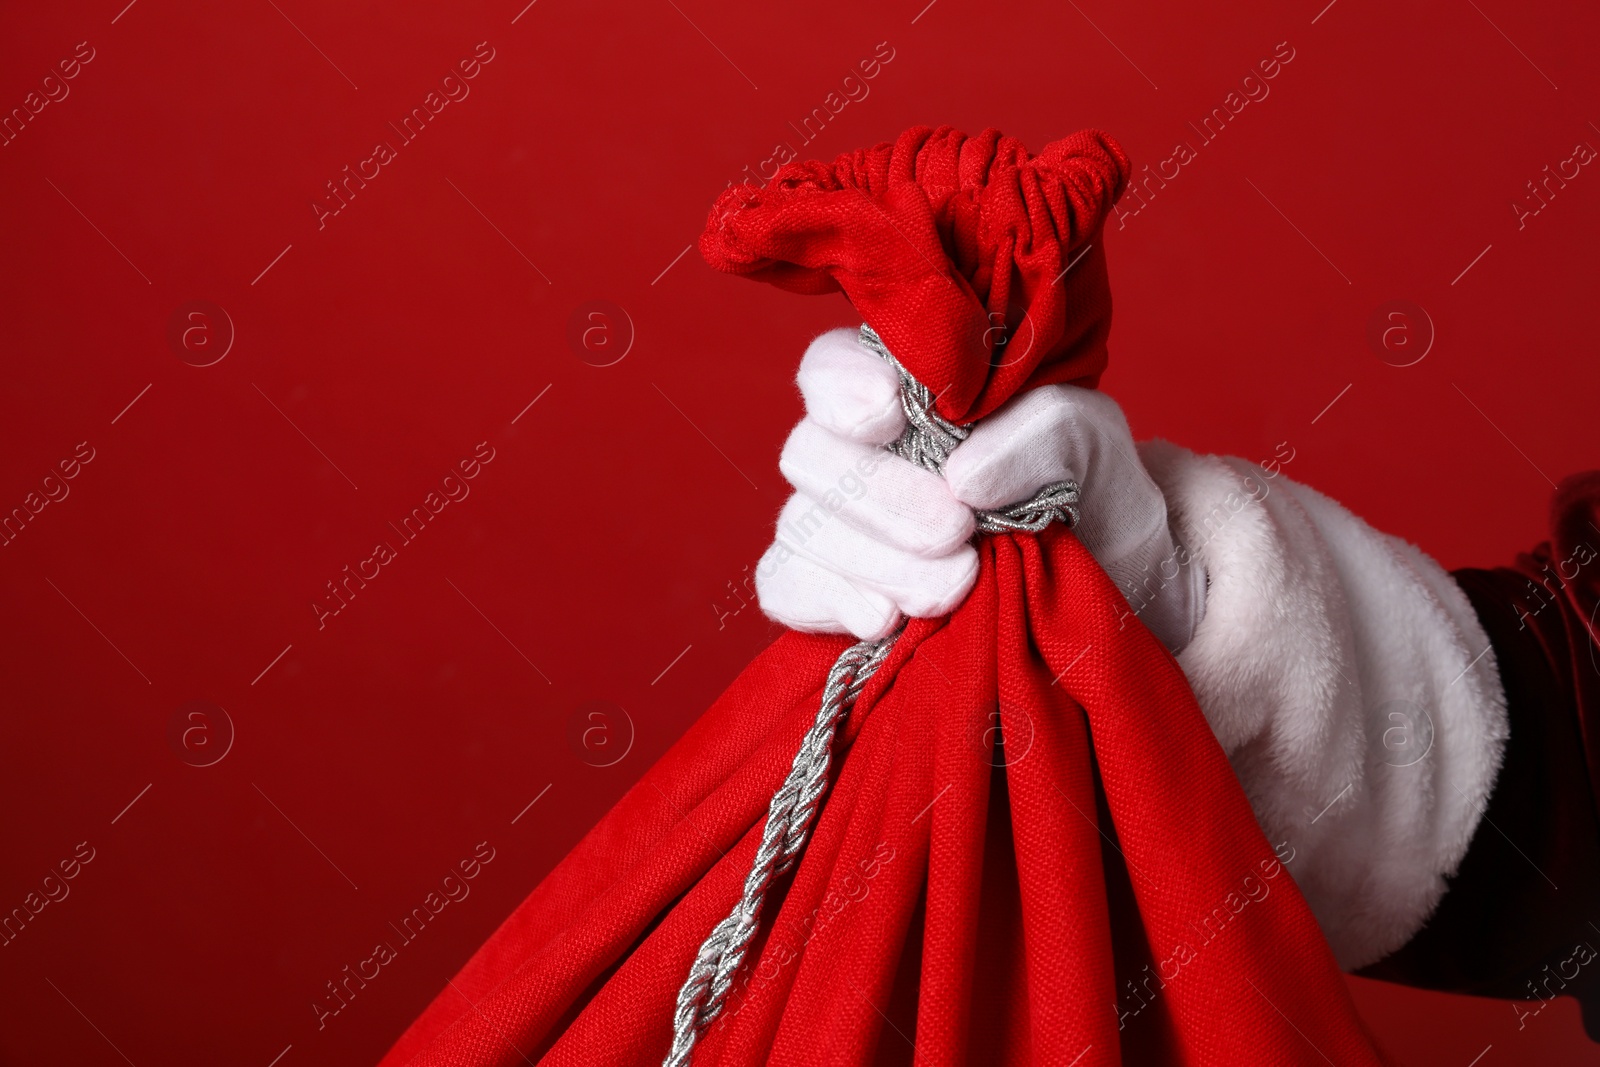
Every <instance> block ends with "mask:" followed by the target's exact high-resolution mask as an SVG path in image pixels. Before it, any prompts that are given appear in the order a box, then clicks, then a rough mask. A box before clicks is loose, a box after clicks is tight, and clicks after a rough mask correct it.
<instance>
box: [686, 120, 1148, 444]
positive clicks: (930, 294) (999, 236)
mask: <svg viewBox="0 0 1600 1067" xmlns="http://www.w3.org/2000/svg"><path fill="white" fill-rule="evenodd" d="M1128 173H1129V165H1128V157H1127V156H1126V155H1124V154H1123V151H1122V149H1121V147H1119V146H1118V145H1117V143H1116V142H1115V141H1113V140H1112V139H1111V138H1110V137H1107V136H1106V135H1105V134H1103V133H1100V132H1099V131H1098V130H1084V131H1082V132H1080V133H1076V134H1073V135H1072V136H1071V137H1066V138H1063V139H1062V140H1060V141H1056V142H1055V143H1053V144H1050V145H1048V146H1046V147H1045V149H1044V151H1042V152H1040V153H1039V154H1038V156H1033V157H1030V156H1029V154H1028V150H1027V148H1025V147H1024V146H1023V144H1022V142H1020V141H1018V140H1017V139H1016V138H1013V137H1005V136H1002V135H1001V134H1000V132H999V131H998V130H985V131H984V132H983V133H981V134H979V135H978V136H976V137H967V136H966V135H965V134H962V133H960V132H958V131H956V130H954V129H951V128H950V127H948V126H941V127H940V128H938V129H936V130H935V129H929V128H928V127H926V126H918V127H914V128H912V129H909V130H907V131H906V132H905V133H903V134H901V135H900V137H899V138H898V139H896V140H895V141H894V142H893V143H892V144H890V143H884V144H880V145H878V146H876V147H875V148H867V149H862V150H860V151H857V152H848V153H846V154H844V155H842V156H840V157H839V158H838V159H836V160H834V161H833V162H832V163H823V162H817V161H811V162H806V163H790V164H787V165H785V166H784V167H782V168H780V169H779V171H778V173H777V175H776V176H775V177H774V178H773V179H772V181H771V182H769V183H767V184H766V185H765V186H762V187H761V188H759V189H758V188H756V187H755V186H752V185H734V186H730V187H729V188H727V189H726V190H724V191H723V193H722V195H721V196H720V197H719V198H718V199H717V202H716V204H715V205H714V206H713V207H712V209H711V217H710V219H709V220H708V222H707V224H706V230H705V233H704V234H703V235H702V236H701V238H700V252H701V254H702V255H704V256H705V258H706V261H707V262H708V263H710V264H711V265H712V266H713V267H716V268H717V269H718V270H723V271H728V272H730V273H734V274H744V275H748V276H750V277H752V278H755V279H757V280H760V281H766V282H771V283H772V284H774V285H777V286H780V287H782V288H785V289H789V290H792V291H794V292H799V293H829V292H836V291H839V290H843V291H844V294H845V295H846V296H848V297H849V298H850V302H851V303H852V304H854V305H855V307H856V310H857V311H859V312H860V313H861V317H862V318H864V319H866V320H867V322H868V324H869V325H871V326H872V328H873V329H875V330H876V331H877V332H878V336H879V337H881V338H883V342H884V344H885V345H887V346H888V348H889V351H891V352H893V353H894V355H895V358H896V359H898V360H899V361H900V362H901V363H902V364H903V365H904V366H905V367H906V369H907V370H909V371H910V372H911V373H912V374H913V375H914V376H915V377H916V379H917V380H918V381H919V382H921V383H922V384H923V385H926V386H927V387H928V388H929V389H931V390H932V391H933V392H934V394H935V395H936V396H937V398H938V399H937V401H936V405H937V409H938V412H939V414H941V415H943V416H944V417H945V418H947V419H949V420H950V421H951V422H955V423H963V422H969V421H971V420H974V419H979V418H982V417H983V416H985V415H987V414H989V412H991V411H993V410H994V409H995V408H997V407H999V406H1000V405H1001V404H1003V403H1005V402H1006V401H1007V400H1008V399H1010V398H1011V397H1012V396H1013V395H1014V394H1016V393H1019V392H1021V391H1022V390H1024V389H1031V388H1032V387H1034V386H1036V385H1048V384H1051V383H1055V382H1072V383H1073V384H1075V385H1082V386H1085V387H1089V388H1092V387H1094V386H1095V385H1096V384H1097V383H1098V382H1099V380H1100V373H1101V372H1102V371H1103V370H1105V366H1106V336H1107V334H1108V333H1109V332H1110V330H1111V287H1110V285H1109V284H1108V282H1107V276H1106V260H1105V251H1104V249H1103V248H1101V247H1100V241H1099V232H1100V227H1101V225H1102V223H1104V222H1105V218H1106V214H1107V213H1108V212H1109V211H1110V210H1111V207H1112V205H1113V204H1114V203H1116V200H1117V197H1119V196H1121V195H1122V190H1123V188H1124V187H1125V186H1126V185H1127V181H1128Z"/></svg>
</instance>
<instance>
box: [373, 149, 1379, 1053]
mask: <svg viewBox="0 0 1600 1067" xmlns="http://www.w3.org/2000/svg"><path fill="white" fill-rule="evenodd" d="M1126 174H1127V162H1126V160H1125V158H1124V157H1123V156H1122V153H1121V151H1120V149H1118V148H1117V147H1116V145H1115V144H1114V143H1112V142H1111V141H1109V139H1107V138H1104V137H1102V136H1101V135H1098V134H1079V135H1077V136H1076V137H1074V138H1071V139H1069V140H1066V141H1062V142H1058V143H1057V144H1055V145H1051V146H1050V147H1049V148H1047V149H1046V150H1045V151H1044V152H1043V153H1041V154H1040V156H1038V157H1037V158H1030V157H1029V156H1028V155H1027V153H1026V151H1025V150H1024V149H1023V148H1022V146H1021V145H1020V144H1018V143H1017V142H1015V141H1013V140H1010V139H1007V138H1002V137H1000V136H999V135H998V134H996V133H993V132H989V133H986V134H984V135H982V136H980V137H977V138H971V139H968V138H965V137H963V136H962V135H960V134H958V133H955V132H954V131H951V130H948V129H942V130H939V131H929V130H926V129H917V130H912V131H909V132H907V133H906V134H904V135H903V136H902V137H901V138H900V139H899V140H898V141H897V142H896V143H895V144H893V145H888V144H885V145H880V146H878V147H877V148H874V149H871V150H868V151H865V152H857V153H854V154H851V155H848V156H843V157H841V158H840V159H839V160H837V161H835V162H834V163H833V164H831V165H830V164H822V163H807V164H794V165H791V166H789V167H785V168H784V169H783V170H782V171H780V173H779V175H778V177H777V178H776V179H775V180H774V181H773V182H772V183H771V184H769V185H768V186H766V187H765V188H764V189H762V190H759V191H756V190H753V189H748V188H747V189H730V190H728V191H727V192H726V193H724V195H723V197H722V199H721V200H719V202H718V205H717V207H716V208H715V209H714V210H713V212H712V215H711V220H710V222H709V224H708V229H707V233H706V236H705V237H704V238H702V242H701V248H702V251H703V252H704V253H705V254H706V256H707V258H708V259H709V260H710V261H711V262H712V263H713V265H715V266H719V267H722V268H724V269H730V270H736V271H739V272H743V273H750V274H753V275H755V276H757V277H761V278H764V279H766V280H770V281H774V282H776V283H778V284H780V285H784V286H786V287H788V288H792V289H796V290H800V291H804V292H824V291H828V290H829V289H832V288H842V289H844V291H845V292H846V294H847V295H848V296H849V297H850V298H851V300H852V301H853V302H854V303H855V304H856V306H857V308H858V310H860V311H861V312H862V314H863V317H865V318H866V319H867V320H868V322H869V323H870V324H871V325H872V326H874V327H875V328H876V329H877V331H878V332H879V334H880V335H881V336H882V337H883V340H884V341H885V342H886V343H887V345H888V347H889V348H890V350H891V351H893V352H894V354H895V355H896V356H897V357H899V359H900V361H901V362H902V363H903V364H904V365H905V366H906V367H907V368H908V369H909V370H910V371H911V372H912V373H913V374H914V375H916V377H917V378H918V379H919V380H921V381H922V382H923V383H924V384H926V385H929V386H930V387H932V388H933V390H934V391H935V392H936V393H937V394H938V396H939V401H938V408H939V411H940V413H941V414H942V415H944V416H945V417H946V418H949V419H952V420H953V421H966V420H969V419H973V418H976V417H979V416H981V415H982V414H984V413H986V412H987V411H990V410H993V408H994V407H996V406H998V404H999V403H1001V402H1003V401H1004V400H1005V399H1006V398H1007V397H1008V396H1010V395H1012V394H1014V393H1015V392H1016V391H1018V390H1020V389H1023V388H1026V387H1029V386H1032V385H1036V384H1042V383H1044V382H1050V381H1068V380H1070V381H1077V382H1079V383H1081V384H1092V383H1093V382H1094V381H1095V380H1096V378H1097V377H1098V374H1099V372H1100V370H1101V369H1102V368H1103V366H1104V363H1105V344H1104V342H1105V335H1106V330H1107V328H1108V327H1109V319H1110V300H1109V294H1108V292H1107V289H1106V283H1105V268H1104V261H1103V255H1102V253H1101V252H1100V251H1099V250H1098V249H1093V248H1091V247H1090V246H1091V245H1092V244H1094V243H1097V242H1098V240H1099V228H1100V226H1101V224H1102V222H1103V220H1104V218H1105V215H1106V212H1107V211H1108V210H1109V209H1110V206H1111V204H1112V203H1113V202H1114V200H1115V198H1116V196H1117V195H1118V194H1120V192H1121V190H1122V187H1123V185H1124V183H1125V181H1126ZM1075 259H1076V262H1075ZM1079 271H1081V272H1082V273H1078V272H1079ZM1024 344H1025V347H1024ZM980 345H982V346H984V347H982V348H981V349H980V348H979V347H978V346H980ZM1084 506H1087V507H1092V506H1093V488H1092V487H1089V489H1088V493H1087V498H1086V501H1085V505H1084ZM979 556H980V572H979V576H978V580H977V584H976V585H975V587H974V588H973V591H972V593H971V594H970V596H969V597H968V599H967V600H966V601H965V602H964V603H963V604H962V605H961V606H960V607H959V608H958V609H957V610H956V611H955V612H954V613H953V614H952V615H950V616H949V617H948V618H945V619H937V620H927V619H923V620H912V621H911V622H910V623H909V625H908V626H907V628H906V630H905V631H904V633H903V634H901V636H900V637H899V639H898V641H897V642H896V643H895V644H894V646H893V648H892V649H891V650H890V652H889V655H888V658H887V660H886V661H885V662H884V664H883V666H882V667H881V668H880V669H879V670H878V671H877V673H876V674H874V675H873V676H872V677H871V678H870V679H869V680H868V681H867V682H866V684H865V687H864V688H863V690H862V692H861V695H860V697H859V698H858V699H857V701H856V703H855V705H854V707H853V709H852V710H851V711H850V712H849V715H848V717H847V718H846V719H845V721H844V723H843V725H842V726H841V728H840V733H839V736H838V738H837V739H836V741H835V744H834V748H833V752H834V758H833V770H832V780H833V785H832V788H831V791H830V792H829V793H827V794H826V796H825V799H824V801H823V804H822V808H821V813H820V816H819V817H818V818H817V820H816V822H815V825H814V827H813V830H812V837H811V840H810V842H809V844H808V845H807V846H806V848H805V850H804V851H803V852H802V853H801V854H800V859H799V862H798V864H797V865H796V866H795V868H794V869H793V870H792V871H790V872H789V873H788V874H786V875H784V876H783V877H781V878H780V879H779V880H778V881H777V882H775V883H774V884H773V885H772V887H771V889H770V890H769V893H768V896H767V900H766V905H765V908H764V911H763V914H762V923H761V926H760V930H759V933H758V935H757V937H756V940H755V942H754V943H753V945H752V947H751V951H750V954H749V956H748V957H747V959H746V960H745V962H744V965H743V967H742V968H741V969H740V971H739V972H738V975H737V978H736V980H735V982H734V986H733V990H732V992H731V994H730V996H729V999H728V1001H727V1004H726V1006H725V1007H724V1008H723V1010H722V1012H721V1014H720V1015H719V1016H718V1017H717V1018H716V1019H715V1020H714V1021H713V1022H712V1023H711V1024H710V1026H709V1028H708V1029H707V1030H706V1031H705V1034H704V1036H703V1037H702V1039H701V1041H700V1043H699V1045H698V1046H697V1047H696V1049H695V1052H694V1062H695V1063H696V1064H730V1065H732V1064H738V1065H742V1064H753V1063H763V1062H769V1063H774V1064H790V1063H792V1064H813V1063H823V1064H865V1063H911V1062H913V1061H915V1062H917V1063H921V1064H930V1065H944V1064H964V1063H977V1064H990V1063H1000V1064H1045V1063H1050V1064H1061V1065H1064V1067H1101V1065H1109V1064H1125V1063H1126V1064H1219V1065H1224V1064H1225V1065H1229V1067H1233V1065H1240V1064H1252V1065H1253V1064H1287V1063H1321V1062H1324V1061H1326V1062H1328V1063H1336V1064H1339V1065H1341V1067H1343V1065H1347V1064H1376V1063H1380V1062H1382V1061H1381V1057H1380V1055H1379V1054H1378V1053H1377V1051H1376V1050H1375V1049H1374V1047H1373V1046H1372V1044H1371V1042H1370V1040H1369V1038H1368V1037H1367V1036H1366V1034H1365V1032H1364V1031H1363V1029H1362V1027H1361V1025H1360V1023H1359V1021H1358V1019H1357V1017H1356V1015H1355V1011H1354V1008H1353V1006H1352V1005H1351V1002H1350V999H1349V996H1348V994H1347V992H1346V989H1345V985H1344V981H1343V978H1342V976H1341V975H1340V973H1339V970H1338V967H1337V966H1336V964H1335V963H1334V960H1333V956H1332V954H1331V952H1330V951H1329V949H1328V946H1327V944H1326V942H1325V941H1324V939H1323V937H1322V934H1321V932H1320V930H1319V929H1318V927H1317V924H1316V921H1315V919H1314V918H1313V917H1312V915H1311V913H1310V911H1309V910H1308V909H1307V907H1306V904H1305V902H1304V900H1303V899H1302V898H1301V896H1300V894H1299V891H1298V890H1297V889H1296V888H1295V886H1294V883H1293V880H1292V878H1291V877H1290V876H1289V874H1288V871H1287V868H1286V867H1285V865H1284V862H1282V861H1280V857H1279V855H1278V854H1277V853H1276V852H1275V850H1274V848H1273V847H1272V846H1271V845H1269V844H1268V842H1267V841H1266V839H1265V838H1264V837H1263V836H1262V834H1261V831H1260V830H1259V829H1258V827H1257V825H1256V822H1255V817H1254V815H1253V814H1252V812H1251V809H1250V805H1249V802H1248V801H1247V799H1246V798H1245V796H1244V793H1243V791H1242V790H1241V789H1240V787H1239V783H1238V780H1237V779H1236V778H1235V776H1234V774H1233V771H1232V769H1231V768H1230V767H1229V765H1228V762H1227V759H1226V757H1225V755H1224V754H1223V752H1222V750H1221V748H1220V746H1219V745H1218V744H1217V742H1216V739H1215V738H1214V737H1213V736H1212V733H1211V730H1210V727H1209V726H1208V725H1207V723H1206V721H1205V719H1204V717H1203V716H1202V714H1201V711H1200V708H1199V706H1198V705H1197V704H1196V702H1195V699H1194V696H1193V695H1192V694H1191V692H1190V691H1189V687H1188V683H1187V682H1186V680H1185V678H1184V675H1183V673H1182V671H1181V670H1180V668H1179V667H1178V665H1177V663H1176V661H1175V660H1174V659H1173V658H1172V657H1171V656H1170V655H1169V654H1168V653H1167V651H1166V650H1165V648H1163V647H1162V646H1161V645H1160V643H1159V642H1158V641H1157V640H1156V639H1155V638H1154V637H1152V636H1151V635H1150V633H1149V632H1148V631H1147V630H1145V629H1144V627H1143V626H1142V625H1140V624H1139V623H1138V622H1137V620H1136V619H1135V618H1134V617H1133V616H1132V615H1131V614H1129V613H1128V610H1127V604H1126V601H1125V600H1124V599H1123V598H1122V596H1121V594H1120V593H1119V592H1118V591H1117V589H1116V588H1115V586H1114V585H1113V584H1112V583H1111V581H1110V580H1109V579H1108V578H1107V577H1106V575H1105V574H1104V572H1103V571H1101V569H1100V568H1099V566H1098V565H1097V564H1096V563H1095V562H1094V559H1093V558H1092V557H1091V556H1090V555H1089V553H1088V552H1087V550H1085V549H1084V548H1083V546H1082V545H1081V544H1080V543H1079V542H1078V541H1077V539H1076V538H1075V537H1074V536H1073V534H1072V533H1071V531H1070V530H1068V529H1066V528H1064V527H1061V526H1054V527H1050V528H1047V529H1046V530H1045V531H1044V532H1042V533H1040V534H1000V535H993V536H987V537H985V538H983V539H982V540H981V541H980V543H979ZM851 643H852V642H851V641H850V639H848V638H845V637H823V636H814V635H803V634H797V633H790V634H786V635H785V636H783V637H781V638H780V639H779V640H777V641H776V642H774V643H773V645H772V646H770V647H769V648H768V649H767V650H766V651H765V652H763V653H762V654H761V655H760V656H759V657H758V658H757V659H756V660H755V662H754V663H752V664H751V665H750V667H749V668H747V669H746V670H745V671H744V672H743V673H742V674H741V675H740V676H739V678H738V679H737V680H736V681H735V682H734V683H733V684H732V685H731V686H730V687H729V688H728V690H727V691H726V692H725V693H724V694H723V695H722V696H721V697H720V698H719V699H718V700H717V702H716V703H715V704H714V705H713V706H712V707H711V709H710V710H709V711H708V712H707V713H706V714H705V715H704V716H703V717H702V718H701V719H700V721H699V722H698V723H697V724H696V725H695V726H694V727H693V728H692V729H691V730H690V731H689V732H688V734H686V735H685V736H684V738H683V739H682V740H681V741H679V742H678V744H677V745H675V746H674V747H673V748H672V750H671V751H669V752H668V753H667V754H666V755H665V756H664V757H663V758H662V759H661V761H660V762H659V763H658V764H656V766H655V767H653V768H652V769H651V770H650V771H649V772H648V773H647V774H646V775H645V777H644V778H643V779H642V780H641V781H640V782H639V784H638V785H636V786H635V787H634V788H633V789H632V790H630V791H629V793H628V794H627V795H626V796H625V797H624V798H623V799H622V800H621V801H620V802H619V803H618V804H617V806H616V807H615V808H614V809H613V810H612V811H611V812H610V813H609V814H608V815H607V816H606V817H605V818H604V819H602V820H601V822H600V823H599V824H598V825H597V826H596V827H595V828H594V830H593V831H591V832H590V834H589V835H588V836H587V837H586V838H585V839H584V841H583V842H582V843H581V844H580V845H579V846H578V847H577V848H576V849H574V850H573V852H572V853H571V854H570V855H569V856H568V857H567V858H566V859H565V860H564V861H563V862H562V863H561V864H560V865H559V866H558V867H557V868H556V869H555V870H554V871H553V872H552V873H551V874H550V875H549V877H547V878H546V879H545V880H544V882H543V883H541V884H540V885H539V887H538V888H537V889H535V890H534V891H533V893H532V894H531V895H530V896H529V897H528V899H527V900H526V901H525V902H524V903H523V904H522V905H521V906H520V907H519V908H518V909H517V910H516V912H515V913H513V914H512V916H511V917H510V918H509V919H508V920H506V922H505V924H504V925H503V926H502V927H501V928H500V929H499V930H498V931H497V932H496V933H495V934H494V936H493V937H491V938H490V940H489V942H488V943H487V944H485V945H484V946H483V947H482V948H480V949H479V950H478V952H477V954H476V955H474V957H473V958H472V960H471V961H470V962H469V963H468V964H467V965H466V967H465V968H463V970H462V971H461V973H460V974H459V975H458V976H457V977H456V978H455V979H454V981H452V982H451V983H450V985H449V986H448V987H447V988H446V989H445V991H444V992H442V993H441V994H440V996H439V998H438V999H437V1000H436V1001H435V1002H434V1004H433V1005H432V1006H430V1007H429V1009H428V1010H427V1011H426V1012H425V1013H424V1014H423V1016H422V1017H421V1018H420V1019H418V1020H417V1022H416V1023H414V1024H413V1025H412V1027H411V1028H410V1029H409V1030H408V1031H407V1033H406V1034H405V1035H404V1036H403V1037H402V1038H401V1040H400V1041H399V1043H398V1044H397V1045H396V1046H395V1047H394V1049H392V1050H391V1051H390V1053H389V1055H388V1056H387V1057H386V1058H385V1060H384V1061H383V1063H384V1065H385V1067H399V1065H401V1064H414V1065H417V1067H423V1065H429V1067H436V1065H437V1067H442V1065H454V1067H464V1065H469V1064H471V1065H479V1064H514V1063H523V1062H528V1063H534V1062H537V1063H540V1064H551V1065H554V1064H574V1065H579V1064H581V1065H584V1067H594V1065H604V1064H615V1065H623V1064H629V1065H632V1064H656V1063H660V1062H661V1060H662V1058H663V1056H664V1055H665V1054H666V1053H667V1050H668V1047H669V1044H670V1042H671V1038H672V1031H673V1011H674V1005H675V1002H676V999H677V996H678V991H679V987H680V986H681V985H682V983H683V981H684V978H685V977H686V975H687V974H688V971H689V967H690V965H691V963H692V962H693V960H694V959H695V956H696V953H697V950H698V949H699V947H700V944H701V942H702V940H703V939H704V938H705V937H706V936H707V935H708V934H709V933H710V932H711V930H712V928H713V927H714V926H715V925H716V924H717V923H718V922H719V921H720V920H721V919H722V918H723V917H724V916H726V915H727V913H728V911H729V909H730V907H731V906H732V905H733V903H734V902H735V901H736V900H737V899H738V897H739V894H740V889H741V886H742V884H743V882H744V879H745V876H746V874H747V872H748V871H749V870H750V866H751V862H752V858H753V856H754V854H755V851H756V847H757V845H758V843H759V841H760V838H761V833H762V828H763V820H764V816H765V814H766V811H767V806H768V802H769V800H770V798H771V797H772V794H773V791H774V790H775V789H776V788H777V787H778V785H779V784H780V783H781V782H782V781H783V779H784V777H785V775H786V774H787V772H788V771H789V767H790V763H791V761H792V760H793V759H794V756H795V751H796V748H797V746H798V744H799V741H800V738H801V736H802V735H803V734H804V733H805V732H806V730H807V728H808V727H809V726H810V725H811V724H812V721H813V720H814V719H815V718H816V716H817V709H818V706H819V702H820V700H821V689H822V686H823V682H824V679H825V677H826V676H827V674H828V671H829V668H830V667H831V666H832V665H833V663H834V660H835V659H836V657H837V656H838V655H839V654H840V653H841V652H842V651H843V650H844V649H846V648H847V647H849V646H850V644H851ZM1288 848H1292V843H1287V846H1286V854H1287V849H1288Z"/></svg>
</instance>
